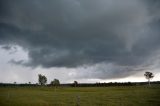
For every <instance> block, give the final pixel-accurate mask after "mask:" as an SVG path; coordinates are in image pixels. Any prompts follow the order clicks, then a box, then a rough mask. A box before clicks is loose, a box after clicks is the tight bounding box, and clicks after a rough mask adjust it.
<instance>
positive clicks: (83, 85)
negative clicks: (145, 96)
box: [0, 81, 160, 87]
mask: <svg viewBox="0 0 160 106" xmlns="http://www.w3.org/2000/svg"><path fill="white" fill-rule="evenodd" d="M147 84H148V82H109V83H77V84H76V86H75V83H67V84H60V85H59V86H61V87H109V86H137V85H147ZM151 84H160V81H153V82H151ZM8 86H11V87H12V86H13V87H16V86H19V87H38V86H42V85H40V84H31V83H29V84H28V83H25V84H17V83H0V87H8ZM45 86H48V87H52V86H53V85H52V84H46V85H45Z"/></svg>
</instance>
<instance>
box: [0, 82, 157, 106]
mask: <svg viewBox="0 0 160 106" xmlns="http://www.w3.org/2000/svg"><path fill="white" fill-rule="evenodd" d="M0 106H160V85H152V86H151V87H148V86H119V87H75V88H74V87H63V88H62V87H59V88H57V89H55V88H54V87H0Z"/></svg>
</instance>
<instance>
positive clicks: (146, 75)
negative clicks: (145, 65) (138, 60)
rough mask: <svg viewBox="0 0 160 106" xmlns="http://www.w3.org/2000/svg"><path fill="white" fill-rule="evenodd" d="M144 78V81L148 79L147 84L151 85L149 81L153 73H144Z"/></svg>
mask: <svg viewBox="0 0 160 106" xmlns="http://www.w3.org/2000/svg"><path fill="white" fill-rule="evenodd" d="M144 76H145V77H146V79H148V84H149V86H150V85H151V84H150V79H152V78H153V77H154V75H153V73H151V72H145V74H144Z"/></svg>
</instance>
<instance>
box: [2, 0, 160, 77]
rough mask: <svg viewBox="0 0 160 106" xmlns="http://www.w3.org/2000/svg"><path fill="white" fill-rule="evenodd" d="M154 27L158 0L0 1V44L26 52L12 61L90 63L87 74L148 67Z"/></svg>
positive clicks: (154, 51) (156, 46)
mask: <svg viewBox="0 0 160 106" xmlns="http://www.w3.org/2000/svg"><path fill="white" fill-rule="evenodd" d="M159 29H160V2H159V1H158V0H152V2H151V1H150V0H148V1H147V0H46V1H44V0H32V1H28V0H23V1H22V0H13V1H11V0H10V1H9V0H1V1H0V44H1V45H5V46H4V47H3V48H4V49H9V48H10V46H12V45H18V46H21V47H22V48H23V49H24V50H26V51H27V53H28V57H29V60H28V61H24V60H20V61H15V60H12V61H11V62H14V63H17V64H22V65H25V66H31V67H37V66H43V67H45V68H51V67H68V68H75V67H89V69H91V68H93V67H94V68H93V71H92V72H89V73H90V74H89V75H88V74H86V75H88V76H86V77H90V76H91V78H92V77H94V78H95V77H96V78H97V77H98V78H103V79H105V78H106V74H107V75H108V77H109V76H110V77H124V76H128V75H130V74H132V73H136V72H139V71H141V70H147V69H150V67H152V66H153V65H154V59H155V57H157V56H158V54H159V50H160V30H159ZM7 45H10V46H7ZM156 59H159V58H156ZM90 66H91V67H90ZM79 71H80V70H79ZM114 73H117V74H116V75H115V74H114ZM122 73H123V74H122ZM124 73H125V74H124ZM92 74H93V75H92ZM83 75H84V74H83Z"/></svg>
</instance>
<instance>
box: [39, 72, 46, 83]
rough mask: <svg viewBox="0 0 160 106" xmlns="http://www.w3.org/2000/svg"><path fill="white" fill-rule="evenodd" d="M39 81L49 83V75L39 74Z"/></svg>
mask: <svg viewBox="0 0 160 106" xmlns="http://www.w3.org/2000/svg"><path fill="white" fill-rule="evenodd" d="M38 82H39V84H40V85H45V84H46V83H47V77H46V76H44V75H41V74H38Z"/></svg>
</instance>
